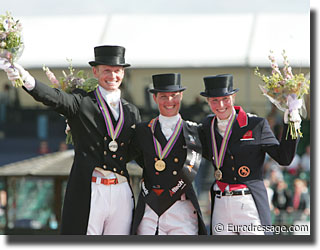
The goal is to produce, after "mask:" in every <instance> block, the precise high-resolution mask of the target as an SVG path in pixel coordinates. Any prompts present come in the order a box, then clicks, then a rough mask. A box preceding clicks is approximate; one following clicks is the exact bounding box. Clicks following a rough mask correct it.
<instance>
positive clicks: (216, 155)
mask: <svg viewBox="0 0 320 250" xmlns="http://www.w3.org/2000/svg"><path fill="white" fill-rule="evenodd" d="M204 84H205V91H204V92H201V93H200V94H201V95H202V96H204V97H206V98H207V101H208V104H209V106H210V108H211V110H212V112H213V113H214V115H210V116H208V117H207V118H206V119H205V120H204V122H203V125H202V126H201V127H200V130H199V134H200V139H201V142H202V147H203V156H204V157H205V158H207V159H208V160H210V161H211V162H212V165H213V166H214V169H215V172H214V178H215V180H214V183H213V185H212V188H211V190H210V191H211V201H212V206H211V208H212V213H211V233H212V234H214V235H226V234H231V235H236V234H247V235H250V234H251V235H256V234H262V235H263V234H270V232H272V231H271V230H270V231H268V230H265V229H267V226H268V227H269V229H270V225H271V216H270V208H269V202H268V196H267V191H266V188H265V186H264V182H263V175H262V172H263V163H264V159H265V155H266V153H268V154H269V155H270V156H271V157H272V158H273V159H274V160H276V161H277V162H278V163H279V164H280V165H289V164H290V162H291V161H292V159H293V157H294V155H295V152H296V145H297V140H292V139H291V138H288V139H286V138H285V136H286V133H287V129H288V125H287V124H285V125H284V131H283V136H282V139H281V142H280V143H279V142H278V140H277V139H276V138H275V136H274V134H273V133H272V131H271V129H270V126H269V124H268V122H267V120H266V119H264V118H261V117H257V116H254V115H250V114H248V113H246V112H245V111H244V110H243V109H242V108H241V107H240V106H235V105H234V102H235V96H236V92H237V91H238V89H233V76H232V75H231V74H224V75H216V76H207V77H204ZM285 120H286V118H285ZM212 177H213V176H212ZM271 229H272V228H271Z"/></svg>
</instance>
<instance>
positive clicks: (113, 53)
mask: <svg viewBox="0 0 320 250" xmlns="http://www.w3.org/2000/svg"><path fill="white" fill-rule="evenodd" d="M125 50H126V49H125V48H124V47H121V46H111V45H105V46H98V47H94V57H95V58H94V59H95V61H91V62H89V64H90V65H91V66H97V65H109V66H123V67H129V66H130V64H127V63H125V59H124V53H125Z"/></svg>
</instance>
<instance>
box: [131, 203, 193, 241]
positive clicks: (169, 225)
mask: <svg viewBox="0 0 320 250" xmlns="http://www.w3.org/2000/svg"><path fill="white" fill-rule="evenodd" d="M158 219H159V228H158V230H159V231H158V232H159V233H158V234H159V235H197V234H198V215H197V212H196V210H195V208H194V207H193V205H192V203H191V201H190V200H178V201H176V202H175V203H174V204H173V205H172V206H171V207H170V208H169V209H168V210H167V211H166V212H164V213H163V214H162V215H161V216H160V218H159V217H158V215H157V214H156V213H155V212H154V211H153V210H152V209H151V208H150V207H149V206H148V204H146V207H145V212H144V215H143V218H142V220H141V223H140V225H139V227H138V230H137V234H139V235H154V234H155V232H156V229H157V224H158Z"/></svg>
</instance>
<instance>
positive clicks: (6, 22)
mask: <svg viewBox="0 0 320 250" xmlns="http://www.w3.org/2000/svg"><path fill="white" fill-rule="evenodd" d="M2 25H3V28H4V30H8V29H9V20H8V19H4V20H3V23H2Z"/></svg>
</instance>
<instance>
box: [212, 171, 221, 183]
mask: <svg viewBox="0 0 320 250" xmlns="http://www.w3.org/2000/svg"><path fill="white" fill-rule="evenodd" d="M214 177H215V178H216V180H218V181H220V180H221V179H222V172H221V170H220V169H217V170H216V171H215V172H214Z"/></svg>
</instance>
